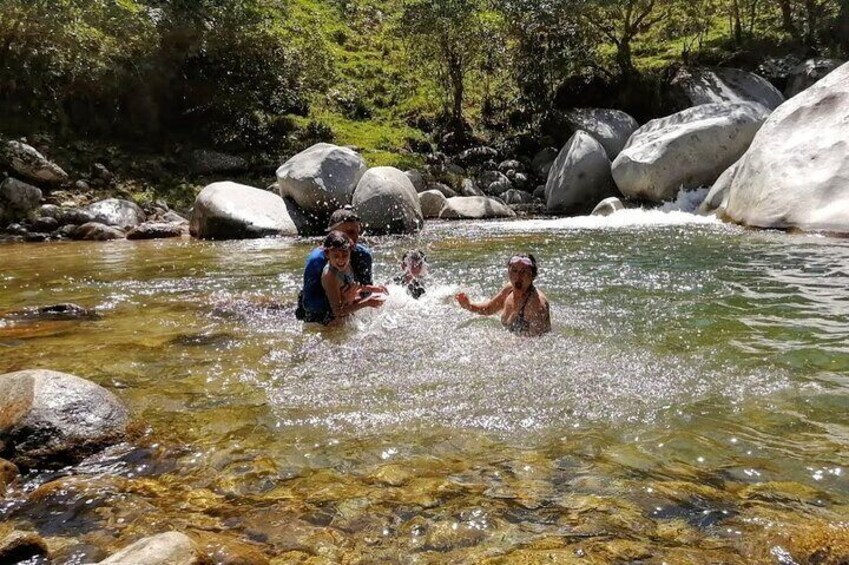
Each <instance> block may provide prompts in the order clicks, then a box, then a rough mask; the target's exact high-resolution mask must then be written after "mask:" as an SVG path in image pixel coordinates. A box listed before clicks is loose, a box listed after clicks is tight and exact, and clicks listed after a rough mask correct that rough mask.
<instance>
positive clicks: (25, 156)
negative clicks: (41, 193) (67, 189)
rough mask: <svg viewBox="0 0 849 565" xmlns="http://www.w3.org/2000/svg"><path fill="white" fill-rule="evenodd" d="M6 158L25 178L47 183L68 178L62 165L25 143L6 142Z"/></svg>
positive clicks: (60, 181) (58, 181)
mask: <svg viewBox="0 0 849 565" xmlns="http://www.w3.org/2000/svg"><path fill="white" fill-rule="evenodd" d="M6 158H7V159H8V160H9V164H10V165H11V166H12V169H14V170H15V172H17V173H18V174H20V175H22V176H24V177H25V178H27V179H30V180H34V181H39V182H44V183H48V184H60V183H63V182H65V181H67V180H68V173H66V172H65V171H64V170H62V167H60V166H59V165H57V164H56V163H54V162H52V161H50V160H49V159H47V157H45V156H44V155H42V154H41V153H40V152H39V151H38V150H36V149H35V147H32V146H31V145H27V144H26V143H21V142H20V141H10V142H9V143H7V144H6Z"/></svg>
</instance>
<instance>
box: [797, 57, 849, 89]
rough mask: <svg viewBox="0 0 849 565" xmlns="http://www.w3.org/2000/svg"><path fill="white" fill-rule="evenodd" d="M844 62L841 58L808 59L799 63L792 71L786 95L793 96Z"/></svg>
mask: <svg viewBox="0 0 849 565" xmlns="http://www.w3.org/2000/svg"><path fill="white" fill-rule="evenodd" d="M842 64H843V61H841V60H839V59H808V60H807V61H804V62H802V63H799V65H797V66H796V67H795V68H794V69H793V70H792V71H791V72H790V76H789V77H788V80H787V88H785V89H784V96H785V97H786V98H793V97H794V96H796V95H797V94H799V93H800V92H802V91H803V90H805V89H807V88H810V87H811V86H813V85H814V84H816V82H817V81H818V80H820V79H821V78H823V77H824V76H826V75H827V74H828V73H830V72H831V71H833V70H834V69H836V68H837V67H839V66H840V65H842Z"/></svg>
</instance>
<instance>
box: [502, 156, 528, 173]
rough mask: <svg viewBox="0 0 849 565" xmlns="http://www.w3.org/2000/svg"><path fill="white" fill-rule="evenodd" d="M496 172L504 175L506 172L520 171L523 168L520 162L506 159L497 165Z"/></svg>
mask: <svg viewBox="0 0 849 565" xmlns="http://www.w3.org/2000/svg"><path fill="white" fill-rule="evenodd" d="M498 170H499V171H500V172H502V173H504V174H505V175H506V174H507V171H517V172H518V171H522V170H524V167H523V165H522V162H521V161H517V160H516V159H506V160H504V161H501V162H500V163H498Z"/></svg>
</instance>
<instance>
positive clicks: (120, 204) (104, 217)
mask: <svg viewBox="0 0 849 565" xmlns="http://www.w3.org/2000/svg"><path fill="white" fill-rule="evenodd" d="M86 211H87V212H89V213H90V214H91V215H92V216H94V221H95V222H99V223H101V224H106V225H107V226H115V227H119V228H121V229H123V230H127V229H130V228H133V227H135V226H137V225H139V224H140V223H142V222H144V221H145V215H144V211H142V209H141V208H139V206H138V204H136V203H135V202H130V201H129V200H121V199H118V198H107V199H106V200H101V201H99V202H95V203H94V204H90V205H89V206H88V207H87V208H86Z"/></svg>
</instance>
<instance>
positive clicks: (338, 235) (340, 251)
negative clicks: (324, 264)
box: [322, 230, 353, 270]
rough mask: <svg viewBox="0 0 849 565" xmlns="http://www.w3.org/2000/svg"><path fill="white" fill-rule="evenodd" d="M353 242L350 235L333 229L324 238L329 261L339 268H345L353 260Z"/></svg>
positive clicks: (325, 252)
mask: <svg viewBox="0 0 849 565" xmlns="http://www.w3.org/2000/svg"><path fill="white" fill-rule="evenodd" d="M352 245H353V242H352V241H351V238H349V237H348V235H347V234H346V233H344V232H341V231H337V230H334V231H331V232H330V233H329V234H327V237H325V238H324V244H323V245H322V247H323V248H324V255H325V256H326V257H327V261H328V263H330V264H331V265H332V266H333V267H335V268H337V269H340V270H341V269H345V268H347V267H348V263H349V262H350V261H351V246H352Z"/></svg>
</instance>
